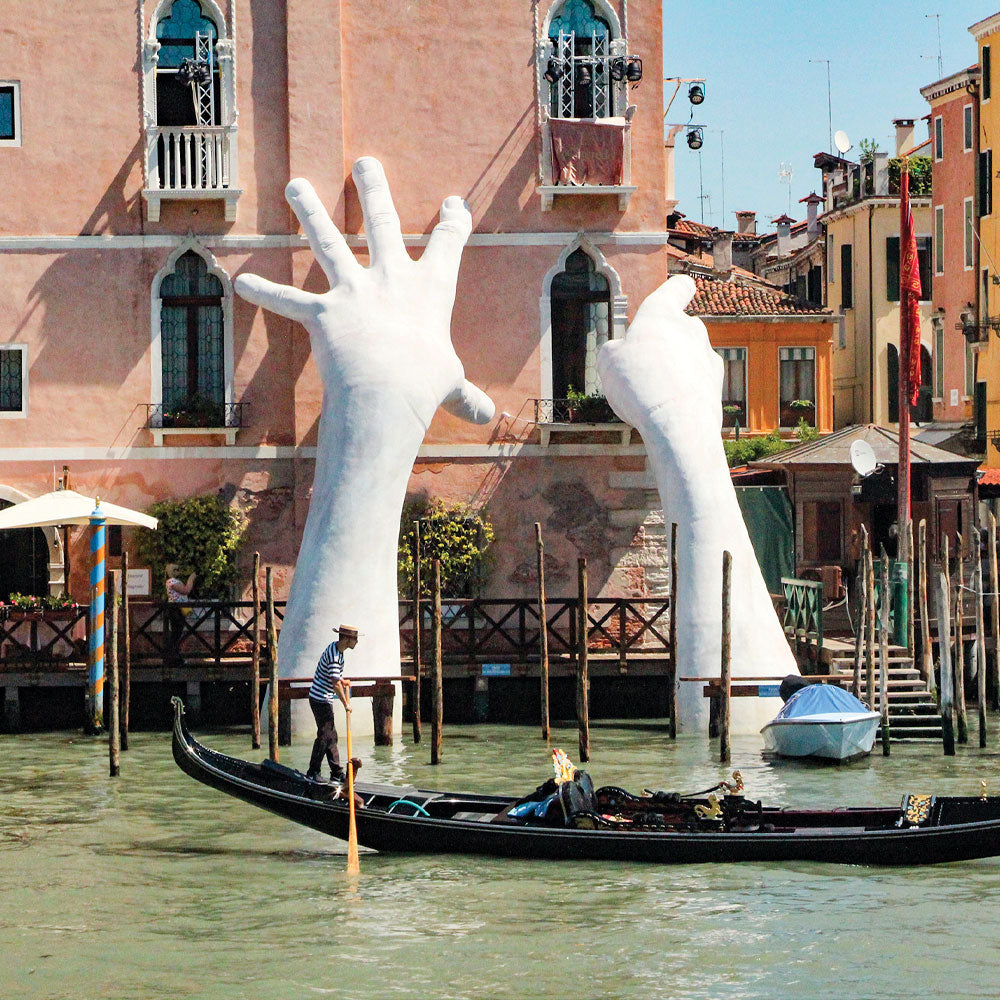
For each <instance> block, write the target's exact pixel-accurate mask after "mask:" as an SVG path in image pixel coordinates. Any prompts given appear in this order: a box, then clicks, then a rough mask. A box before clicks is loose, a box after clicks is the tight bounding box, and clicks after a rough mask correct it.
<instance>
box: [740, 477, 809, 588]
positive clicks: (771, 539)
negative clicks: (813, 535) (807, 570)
mask: <svg viewBox="0 0 1000 1000" xmlns="http://www.w3.org/2000/svg"><path fill="white" fill-rule="evenodd" d="M736 499H737V500H738V501H739V504H740V510H741V511H743V520H744V521H746V525H747V531H748V532H749V534H750V541H751V542H752V543H753V550H754V552H756V553H757V562H759V563H760V569H761V572H762V573H763V574H764V581H765V583H767V589H768V590H769V591H770V592H771V593H772V594H780V593H781V578H782V577H783V576H795V524H794V522H793V520H792V504H791V501H790V500H789V499H788V493H787V491H786V490H785V488H784V487H782V486H737V487H736Z"/></svg>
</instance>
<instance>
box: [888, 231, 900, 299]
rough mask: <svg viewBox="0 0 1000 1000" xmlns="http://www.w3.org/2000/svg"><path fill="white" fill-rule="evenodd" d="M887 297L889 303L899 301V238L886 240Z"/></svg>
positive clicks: (894, 237)
mask: <svg viewBox="0 0 1000 1000" xmlns="http://www.w3.org/2000/svg"><path fill="white" fill-rule="evenodd" d="M885 297H886V299H888V301H889V302H898V301H899V237H898V236H887V237H886V238H885Z"/></svg>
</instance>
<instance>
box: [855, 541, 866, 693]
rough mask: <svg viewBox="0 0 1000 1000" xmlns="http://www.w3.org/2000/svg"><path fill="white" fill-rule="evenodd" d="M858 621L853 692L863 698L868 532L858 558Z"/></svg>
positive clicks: (862, 542)
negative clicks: (862, 671)
mask: <svg viewBox="0 0 1000 1000" xmlns="http://www.w3.org/2000/svg"><path fill="white" fill-rule="evenodd" d="M856 593H857V598H858V621H857V624H856V625H855V626H854V633H855V639H854V677H853V678H852V679H851V694H853V695H854V697H855V698H857V699H858V700H859V701H860V700H861V664H862V662H863V660H864V655H865V631H866V628H867V624H868V532H866V531H862V533H861V557H860V558H859V559H858V585H857V592H856Z"/></svg>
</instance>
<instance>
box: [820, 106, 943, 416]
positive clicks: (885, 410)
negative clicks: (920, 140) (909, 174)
mask: <svg viewBox="0 0 1000 1000" xmlns="http://www.w3.org/2000/svg"><path fill="white" fill-rule="evenodd" d="M913 136H914V132H913V121H912V120H910V119H899V120H897V122H896V144H897V154H898V152H900V151H904V150H910V149H912V148H913V146H914V145H915V143H914V137H913ZM815 164H816V167H817V168H818V169H820V170H821V171H822V172H823V191H824V197H825V202H826V204H825V212H824V215H823V223H824V226H825V229H826V254H827V258H826V259H827V266H826V305H827V308H829V309H830V310H832V311H833V312H834V314H835V315H839V317H840V321H839V326H838V328H837V330H836V332H835V334H834V340H833V426H834V429H835V430H837V429H839V428H841V427H847V426H848V425H850V424H861V423H875V424H879V425H880V426H883V427H887V426H889V425H890V424H895V423H897V422H898V406H897V395H898V391H897V385H898V383H897V379H898V371H899V354H898V344H899V185H898V171H897V170H893V169H891V165H890V160H889V157H888V155H887V154H886V153H881V152H880V153H876V154H875V157H874V159H873V160H871V161H870V162H868V163H864V164H859V163H853V162H851V161H849V160H845V159H843V158H842V157H839V156H834V155H831V154H829V153H820V154H819V155H817V156H816V158H815ZM911 204H912V208H913V221H914V226H915V228H916V231H917V249H918V253H919V257H920V279H921V285H922V288H923V296H924V300H922V301H921V303H920V340H921V350H920V354H921V374H922V378H921V382H922V385H921V396H920V401H919V403H918V406H917V407H916V409H915V411H914V417H915V419H918V420H930V419H932V402H931V398H932V397H931V393H932V388H931V345H932V327H931V302H930V299H931V294H932V280H933V275H932V239H931V199H930V197H929V194H928V195H927V196H915V197H913V198H911Z"/></svg>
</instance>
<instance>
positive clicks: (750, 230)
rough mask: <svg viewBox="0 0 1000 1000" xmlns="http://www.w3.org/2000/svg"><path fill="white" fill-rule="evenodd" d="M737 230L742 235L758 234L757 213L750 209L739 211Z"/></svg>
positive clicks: (737, 214)
mask: <svg viewBox="0 0 1000 1000" xmlns="http://www.w3.org/2000/svg"><path fill="white" fill-rule="evenodd" d="M736 232H738V233H740V234H741V235H749V236H755V235H756V234H757V213H756V212H750V211H743V212H737V213H736Z"/></svg>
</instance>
